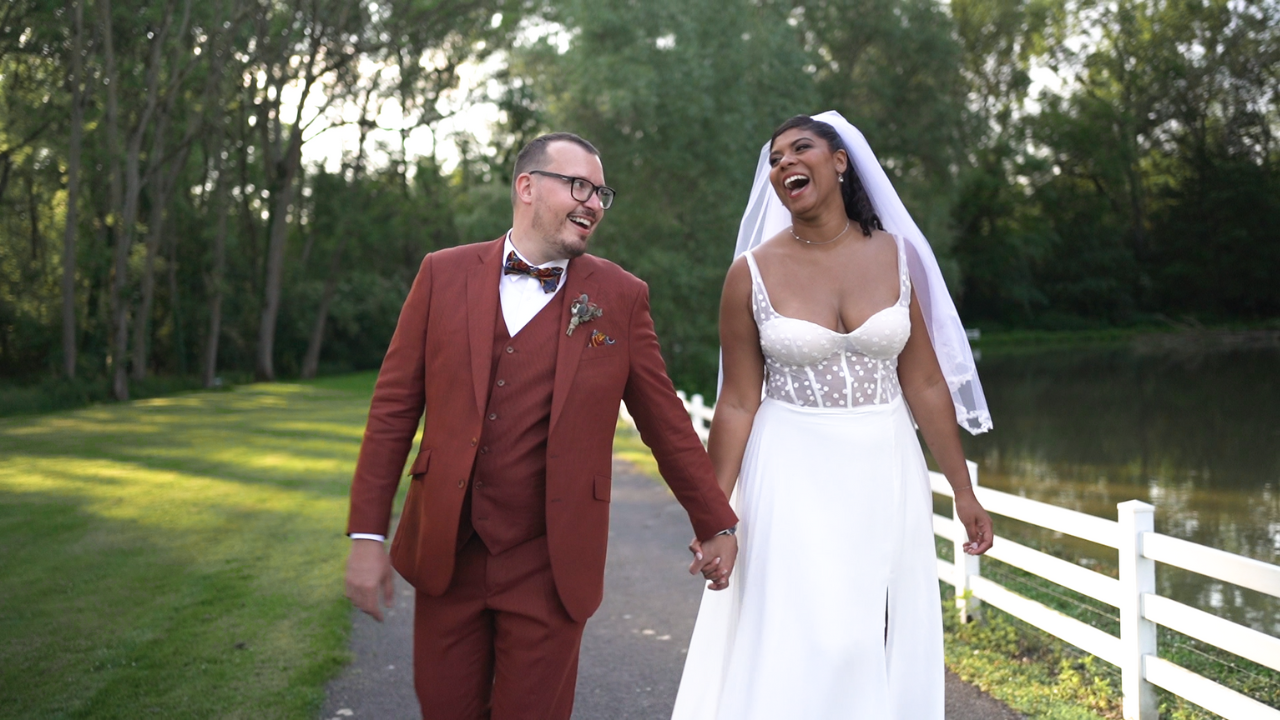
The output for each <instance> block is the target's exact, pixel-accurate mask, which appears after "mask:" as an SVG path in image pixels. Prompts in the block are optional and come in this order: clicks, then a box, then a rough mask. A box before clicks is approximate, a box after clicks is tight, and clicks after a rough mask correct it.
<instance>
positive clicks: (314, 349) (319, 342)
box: [302, 233, 347, 379]
mask: <svg viewBox="0 0 1280 720" xmlns="http://www.w3.org/2000/svg"><path fill="white" fill-rule="evenodd" d="M346 248H347V235H346V234H345V233H344V234H343V235H342V237H341V238H340V239H339V240H338V247H337V248H335V249H334V251H333V257H332V258H330V260H329V275H328V277H326V278H325V279H324V292H323V293H322V294H321V295H320V307H319V308H317V309H316V321H315V324H314V325H312V326H311V339H310V340H309V341H308V342H307V354H306V356H304V357H303V358H302V377H304V378H307V379H311V378H313V377H315V376H316V370H317V368H319V366H320V348H321V347H322V346H323V345H324V328H325V325H326V324H327V323H328V322H329V305H330V304H331V303H332V302H333V293H334V291H335V290H337V289H338V277H339V276H340V275H341V273H342V253H343V251H344V250H346Z"/></svg>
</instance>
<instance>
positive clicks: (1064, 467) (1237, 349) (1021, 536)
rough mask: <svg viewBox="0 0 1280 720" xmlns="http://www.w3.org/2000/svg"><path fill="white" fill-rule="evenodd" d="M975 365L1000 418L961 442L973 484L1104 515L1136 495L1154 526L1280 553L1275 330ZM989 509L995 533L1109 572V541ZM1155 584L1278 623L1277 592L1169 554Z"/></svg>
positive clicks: (1275, 626)
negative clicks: (1202, 571)
mask: <svg viewBox="0 0 1280 720" xmlns="http://www.w3.org/2000/svg"><path fill="white" fill-rule="evenodd" d="M978 368H979V373H980V375H981V377H982V382H983V387H984V389H985V390H986V394H987V399H988V402H989V404H990V406H991V413H992V417H993V419H994V422H995V429H994V430H993V431H992V432H990V433H988V434H986V435H983V436H979V437H968V436H966V437H965V441H964V442H965V450H966V453H967V454H968V456H969V457H970V459H972V460H975V461H977V462H978V465H979V478H980V483H981V484H982V485H984V486H986V487H991V488H995V489H998V490H1003V491H1005V492H1010V493H1014V494H1018V495H1023V496H1026V497H1029V498H1033V499H1036V500H1041V501H1044V502H1048V503H1052V504H1054V505H1058V506H1060V507H1066V508H1071V509H1074V510H1079V511H1081V512H1086V513H1090V514H1092V515H1098V516H1102V517H1106V518H1109V519H1115V517H1116V504H1117V503H1120V502H1124V501H1125V500H1130V499H1134V498H1136V499H1139V500H1144V501H1146V502H1149V503H1151V504H1153V505H1155V507H1156V514H1155V524H1156V530H1157V532H1161V533H1165V534H1168V535H1172V536H1175V537H1179V538H1183V539H1186V540H1190V541H1192V542H1196V543H1200V544H1203V545H1207V546H1210V547H1214V548H1218V549H1222V550H1226V551H1229V552H1233V553H1237V554H1240V555H1245V556H1248V557H1252V558H1256V559H1258V560H1263V561H1265V562H1269V563H1273V564H1275V563H1280V333H1274V332H1273V333H1252V334H1225V333H1217V334H1199V335H1171V336H1149V337H1143V338H1140V339H1137V340H1134V341H1131V342H1128V343H1124V344H1117V345H1107V346H1094V347H1084V348H1080V347H1072V348H1065V349H1064V348H1055V349H1047V350H1040V351H1004V352H991V351H988V352H986V354H985V358H984V359H983V360H982V362H981V363H980V364H979V366H978ZM962 434H963V433H962ZM996 521H997V524H998V525H997V534H1002V535H1007V536H1009V537H1012V538H1013V539H1017V540H1020V541H1026V542H1030V543H1031V544H1034V545H1036V546H1037V547H1041V548H1042V549H1045V550H1047V551H1050V552H1053V553H1054V554H1057V555H1061V556H1063V557H1068V558H1070V559H1073V560H1077V561H1082V562H1083V563H1084V564H1086V565H1093V566H1095V567H1097V569H1099V570H1102V571H1105V572H1110V573H1114V566H1115V551H1113V550H1109V549H1107V548H1103V547H1100V546H1097V545H1094V544H1092V543H1087V542H1083V541H1074V540H1072V539H1070V538H1067V537H1061V536H1055V535H1054V534H1051V533H1048V532H1046V531H1039V530H1036V529H1032V528H1030V527H1028V526H1023V525H1020V524H1019V523H1014V522H1010V521H1008V520H1006V519H1004V518H999V517H997V518H996ZM1157 582H1158V583H1159V585H1160V592H1161V594H1163V595H1167V596H1170V597H1173V598H1174V599H1177V600H1179V601H1181V602H1185V603H1187V604H1189V605H1192V606H1194V607H1198V608H1201V609H1204V610H1209V611H1212V612H1214V613H1216V614H1218V615H1222V616H1225V617H1229V618H1231V619H1233V620H1236V621H1237V622H1242V623H1245V624H1247V625H1251V626H1253V627H1255V628H1258V629H1260V630H1264V631H1268V632H1270V633H1272V634H1280V601H1277V600H1276V599H1273V598H1269V597H1266V596H1264V595H1261V594H1260V593H1256V592H1253V591H1249V590H1243V589H1240V588H1237V587H1236V586H1234V585H1227V584H1224V583H1220V582H1216V581H1212V580H1209V579H1207V578H1204V577H1202V576H1199V575H1196V574H1194V573H1189V572H1185V571H1181V570H1177V569H1173V568H1168V567H1166V566H1158V567H1157Z"/></svg>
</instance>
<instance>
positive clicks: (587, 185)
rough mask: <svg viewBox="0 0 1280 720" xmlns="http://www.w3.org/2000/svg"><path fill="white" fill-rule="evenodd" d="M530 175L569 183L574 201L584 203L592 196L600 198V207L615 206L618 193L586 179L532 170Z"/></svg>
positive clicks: (606, 208)
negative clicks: (544, 176)
mask: <svg viewBox="0 0 1280 720" xmlns="http://www.w3.org/2000/svg"><path fill="white" fill-rule="evenodd" d="M529 174H530V175H546V176H547V177H553V178H559V179H561V180H564V181H565V182H567V183H569V194H570V195H572V196H573V199H574V200H577V201H578V202H580V203H584V202H586V201H588V200H590V199H591V196H592V195H596V196H599V198H600V207H602V208H604V209H605V210H608V209H609V206H610V205H613V198H614V196H615V195H617V194H618V193H617V192H616V191H614V189H613V188H611V187H607V186H605V185H596V184H595V183H593V182H591V181H590V180H587V179H585V178H580V177H573V176H570V175H561V174H560V173H553V172H547V171H546V170H530V171H529Z"/></svg>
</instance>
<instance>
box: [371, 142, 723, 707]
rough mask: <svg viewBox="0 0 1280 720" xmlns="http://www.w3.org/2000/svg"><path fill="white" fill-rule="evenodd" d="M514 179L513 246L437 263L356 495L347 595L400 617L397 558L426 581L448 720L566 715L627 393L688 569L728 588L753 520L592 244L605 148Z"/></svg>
mask: <svg viewBox="0 0 1280 720" xmlns="http://www.w3.org/2000/svg"><path fill="white" fill-rule="evenodd" d="M514 176H515V179H514V181H513V183H512V204H513V206H514V207H513V213H512V214H513V222H512V229H511V231H510V232H509V233H507V235H506V236H505V237H502V238H498V239H497V240H493V241H491V242H485V243H478V244H474V245H464V246H460V247H455V248H450V249H448V250H441V251H439V252H434V253H431V254H429V255H427V257H426V258H425V259H424V260H423V261H422V266H421V268H420V269H419V270H418V276H417V278H416V279H415V280H414V283H413V289H412V290H410V291H409V297H408V299H407V300H406V301H405V304H404V308H403V309H402V310H401V312H400V319H399V322H398V324H397V326H396V332H395V335H394V337H392V339H391V345H390V347H389V348H388V349H387V355H386V358H385V360H384V361H383V364H382V370H381V371H380V372H379V374H378V383H377V387H376V389H375V390H374V394H373V402H372V406H371V407H370V410H369V421H368V426H367V427H366V429H365V435H364V443H363V445H362V446H361V449H360V460H359V464H358V465H357V467H356V472H355V479H354V481H353V482H352V487H351V512H350V518H349V521H348V525H347V532H348V533H349V534H350V535H351V537H352V539H353V540H352V547H351V554H350V557H349V559H348V564H347V596H348V597H350V598H351V599H352V601H353V602H354V603H355V604H356V605H357V606H358V607H360V608H361V609H362V610H364V611H365V612H368V613H370V614H371V615H373V616H374V617H376V618H378V619H381V610H380V606H379V600H380V599H381V600H382V602H384V603H386V605H388V606H390V604H391V600H392V575H391V568H392V566H394V567H395V569H396V570H398V571H399V572H400V574H401V575H403V576H404V578H405V579H406V580H408V581H409V582H410V583H411V584H412V585H413V586H414V587H415V588H416V589H417V593H416V600H415V603H416V605H415V608H414V611H415V615H414V684H415V689H416V690H417V694H418V699H419V702H420V704H421V706H422V709H423V712H424V714H425V715H426V716H427V717H430V718H433V719H439V720H473V719H477V718H492V720H523V719H525V718H529V719H539V720H542V719H545V720H568V718H569V716H570V714H571V711H572V708H573V694H574V686H575V683H576V681H577V666H578V647H579V644H580V642H581V639H582V630H583V626H584V624H585V623H586V621H587V618H589V617H591V615H592V613H594V612H595V611H596V608H597V607H599V605H600V600H601V597H602V595H603V592H604V564H605V548H606V544H607V538H608V527H609V494H610V473H611V468H612V449H613V433H614V426H615V424H616V421H617V416H618V407H619V403H620V402H621V401H622V400H625V401H626V403H627V408H628V409H629V410H630V412H631V414H632V416H633V417H634V418H635V420H636V425H637V427H638V428H639V430H640V435H641V437H642V438H643V439H644V441H645V443H646V444H647V445H649V447H650V448H652V449H653V452H654V456H655V457H656V458H657V461H658V467H659V469H660V471H661V472H662V475H663V477H664V478H665V479H666V481H667V483H668V485H669V486H670V488H671V490H672V491H673V492H674V493H675V496H676V498H677V499H678V500H679V501H680V503H681V504H682V505H683V506H684V508H685V510H686V511H687V512H688V513H689V518H690V521H691V522H692V524H693V528H694V533H695V535H696V537H697V538H698V540H700V541H701V552H700V553H697V554H695V559H694V562H693V565H692V566H691V567H690V572H693V573H696V572H701V573H702V574H703V576H704V577H706V578H707V579H708V580H710V581H711V586H712V587H715V588H718V589H723V588H724V587H726V586H727V584H728V577H729V573H730V572H731V571H732V569H733V562H734V560H735V559H736V556H737V541H736V539H735V538H734V536H733V528H734V527H735V524H736V522H737V518H736V517H735V516H734V514H733V511H732V510H731V509H730V507H729V504H728V502H727V501H726V499H725V497H724V494H723V493H722V492H721V491H720V489H719V487H718V486H717V484H716V481H715V476H714V473H713V471H712V467H711V462H710V460H709V459H708V458H707V455H706V452H705V451H704V450H703V448H702V445H701V443H700V442H699V440H698V438H697V436H696V435H695V434H694V432H693V427H692V424H691V421H690V420H689V417H688V415H686V414H685V411H684V409H683V406H682V405H681V403H680V400H679V398H677V397H676V395H675V392H674V389H673V387H672V385H671V381H670V380H669V379H668V378H667V375H666V371H665V366H664V364H663V361H662V357H661V355H660V353H659V347H658V338H657V336H656V335H655V334H654V330H653V321H652V319H651V318H650V316H649V298H648V289H647V287H646V286H645V284H644V283H643V282H641V281H640V280H638V279H637V278H635V277H634V276H632V275H630V274H629V273H627V272H626V271H624V270H622V269H621V268H619V267H618V266H617V265H614V264H613V263H610V262H607V261H605V260H602V259H600V258H596V257H593V256H591V255H586V254H584V253H585V251H586V249H587V244H588V240H589V239H590V237H591V234H592V232H594V230H595V228H596V226H597V225H598V224H599V222H600V221H601V219H602V218H603V217H604V212H605V210H606V209H607V208H608V207H609V206H610V205H611V204H612V202H613V197H614V192H613V190H612V189H610V188H608V187H606V186H605V184H604V168H603V166H602V165H601V163H600V158H599V153H598V152H597V151H596V149H595V148H594V147H592V146H591V144H590V143H588V142H586V141H585V140H583V139H582V138H579V137H578V136H576V135H572V134H569V133H556V134H552V135H546V136H543V137H540V138H538V139H536V140H534V141H532V142H531V143H529V145H528V146H527V147H526V148H524V150H522V151H521V153H520V155H519V157H518V158H517V160H516V167H515V171H514ZM424 413H425V415H426V422H425V426H424V429H423V434H422V442H421V446H420V447H419V449H418V454H417V456H416V458H415V459H414V461H413V464H412V466H411V468H410V471H409V475H410V476H411V477H412V480H411V482H410V485H409V492H408V495H407V497H406V498H405V503H404V508H403V511H402V513H401V516H400V523H399V526H398V529H397V531H396V536H395V539H394V541H393V542H392V545H391V551H390V556H389V557H388V554H387V552H386V551H384V550H383V540H384V539H385V536H386V533H387V530H388V526H389V522H390V517H391V505H392V498H393V497H394V495H395V492H396V487H397V485H398V482H399V476H400V473H401V471H402V470H403V468H404V463H405V460H406V458H407V456H408V452H409V449H410V446H411V444H412V442H413V437H414V434H415V432H416V430H417V427H418V422H419V419H420V418H422V416H423V415H424ZM696 548H697V545H696V544H695V549H696Z"/></svg>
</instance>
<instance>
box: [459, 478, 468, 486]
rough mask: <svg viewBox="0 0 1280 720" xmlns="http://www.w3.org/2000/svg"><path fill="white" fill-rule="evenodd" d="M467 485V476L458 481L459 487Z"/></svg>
mask: <svg viewBox="0 0 1280 720" xmlns="http://www.w3.org/2000/svg"><path fill="white" fill-rule="evenodd" d="M466 486H467V479H466V478H462V479H461V480H459V481H458V487H466Z"/></svg>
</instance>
